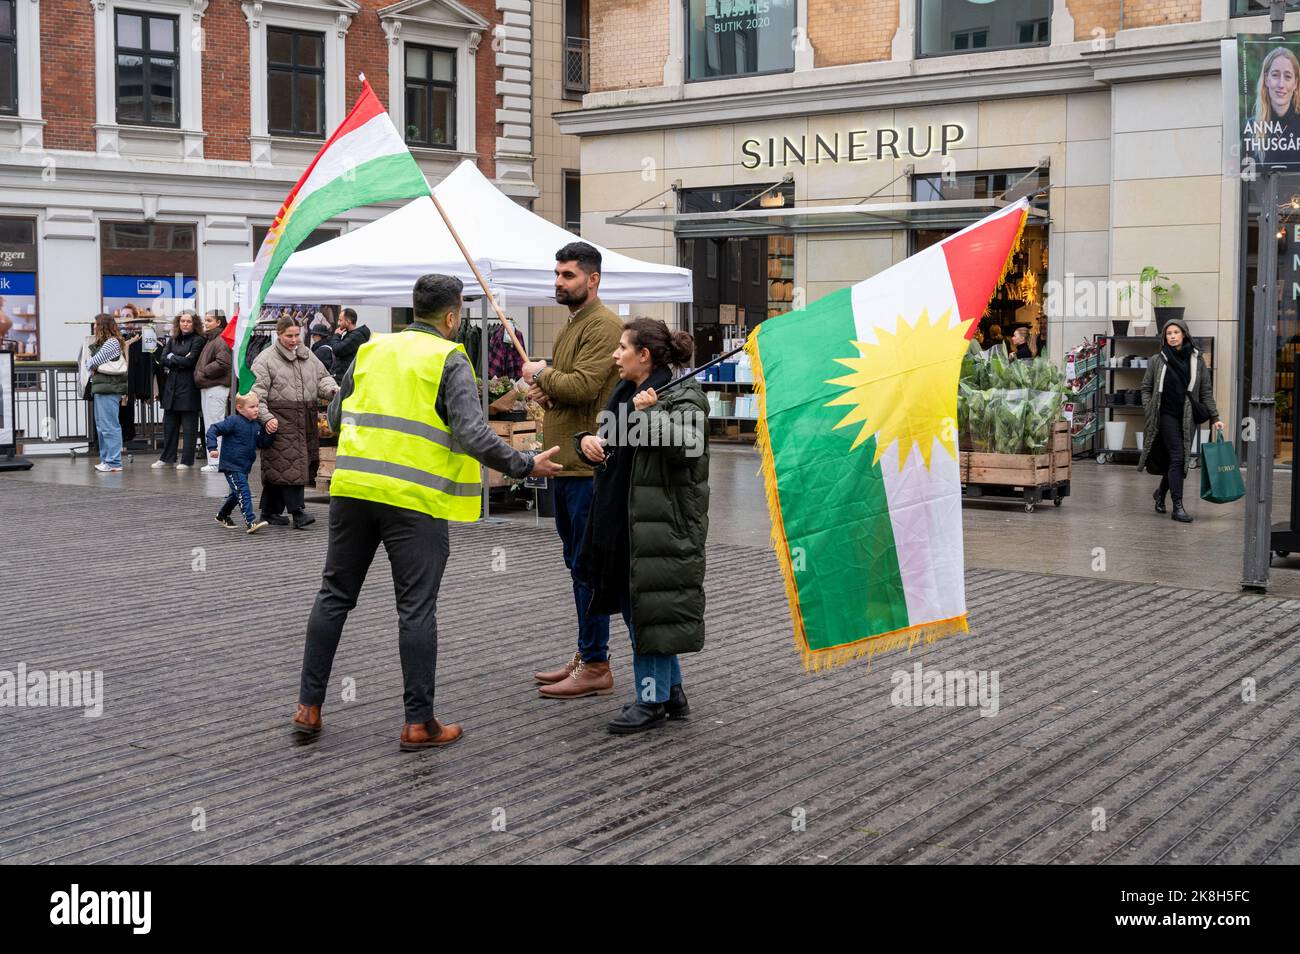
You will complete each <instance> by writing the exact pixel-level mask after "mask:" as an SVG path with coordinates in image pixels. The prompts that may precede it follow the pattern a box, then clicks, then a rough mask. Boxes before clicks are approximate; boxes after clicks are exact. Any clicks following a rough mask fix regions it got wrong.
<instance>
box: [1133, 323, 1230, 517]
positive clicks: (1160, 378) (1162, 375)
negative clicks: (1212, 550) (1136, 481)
mask: <svg viewBox="0 0 1300 954" xmlns="http://www.w3.org/2000/svg"><path fill="white" fill-rule="evenodd" d="M1161 335H1162V337H1163V338H1164V344H1163V345H1161V347H1160V350H1159V351H1157V352H1156V353H1155V354H1154V355H1153V356H1152V357H1151V360H1150V362H1148V364H1147V373H1146V375H1145V376H1144V377H1143V378H1142V403H1143V404H1144V405H1145V407H1146V422H1145V424H1146V426H1145V429H1144V437H1143V449H1142V456H1141V458H1139V460H1138V470H1143V469H1145V470H1147V471H1148V472H1150V473H1152V474H1159V475H1160V486H1159V487H1157V488H1156V492H1155V493H1154V494H1152V496H1153V497H1154V498H1155V501H1156V513H1165V494H1169V495H1170V496H1172V497H1173V501H1174V512H1173V519H1174V520H1177V521H1178V522H1179V523H1191V522H1192V517H1191V514H1189V513H1188V512H1187V511H1186V510H1184V509H1183V479H1184V478H1185V477H1186V476H1187V471H1188V468H1189V467H1190V466H1191V461H1190V458H1189V456H1188V454H1187V449H1188V448H1189V447H1191V446H1192V433H1193V431H1194V429H1195V428H1196V426H1197V425H1198V424H1201V423H1203V422H1205V421H1210V422H1212V423H1213V425H1214V429H1215V430H1218V431H1221V430H1223V422H1222V421H1221V420H1219V408H1218V405H1216V404H1215V403H1214V386H1213V384H1212V382H1211V381H1210V371H1209V369H1208V368H1206V367H1205V363H1204V362H1203V361H1202V360H1201V352H1200V351H1199V350H1198V349H1197V347H1196V345H1195V344H1194V343H1193V341H1192V336H1191V333H1190V332H1189V331H1188V330H1187V324H1186V323H1185V322H1184V321H1183V320H1182V319H1181V318H1172V319H1170V321H1169V323H1168V324H1166V325H1165V327H1164V331H1163V332H1162V333H1161Z"/></svg>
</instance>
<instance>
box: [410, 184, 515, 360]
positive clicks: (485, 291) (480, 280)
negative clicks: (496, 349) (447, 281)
mask: <svg viewBox="0 0 1300 954" xmlns="http://www.w3.org/2000/svg"><path fill="white" fill-rule="evenodd" d="M429 198H431V199H433V207H434V208H435V209H437V210H438V214H439V215H441V216H442V221H443V222H444V223H445V224H446V226H447V231H449V232H451V237H452V238H454V239H455V240H456V246H457V248H459V249H460V254H461V255H463V256H465V264H466V265H468V266H469V267H470V270H471V271H472V272H473V273H474V278H475V279H477V280H478V284H479V287H480V288H482V289H483V294H484V295H486V296H487V300H488V301H490V302H491V303H492V309H493V311H495V312H496V313H497V318H499V319H500V320H501V324H502V325H504V326H505V329H506V333H507V334H509V335H510V340H511V342H513V344H514V346H515V350H516V351H518V352H519V357H521V358H523V359H524V361H525V362H528V361H531V360H532V358H530V357H528V352H527V351H525V350H524V346H523V345H522V344H521V343H520V341H519V336H518V335H516V334H515V328H514V325H513V324H512V323H511V321H510V319H509V318H507V317H506V313H505V312H504V311H502V310H501V306H500V305H498V304H497V300H496V296H494V295H493V294H492V289H490V288H488V283H487V280H486V279H485V278H484V277H483V273H482V272H480V271H479V270H478V266H477V265H476V264H474V259H472V258H470V254H469V249H467V248H466V247H465V243H464V242H462V241H461V240H460V233H458V232H457V231H456V226H454V225H452V224H451V219H450V218H449V217H448V216H447V210H446V209H444V208H443V207H442V203H441V202H439V201H438V196H437V195H435V194H434V193H433V192H430V193H429ZM483 331H484V337H485V338H486V335H487V328H486V327H485V328H484V329H483Z"/></svg>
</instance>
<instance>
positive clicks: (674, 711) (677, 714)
mask: <svg viewBox="0 0 1300 954" xmlns="http://www.w3.org/2000/svg"><path fill="white" fill-rule="evenodd" d="M633 705H634V703H631V702H629V703H628V704H627V705H625V706H624V707H623V711H624V712H627V710H628V709H631V708H632V706H633ZM663 706H664V715H666V716H668V718H669V719H686V718H689V717H690V714H691V704H690V703H689V702H687V701H686V690H684V689H683V688H682V684H681V683H680V682H679V683H678V684H677V685H675V686H673V687H672V688H671V689H670V690H669V691H668V701H667V702H665V703H664V704H663Z"/></svg>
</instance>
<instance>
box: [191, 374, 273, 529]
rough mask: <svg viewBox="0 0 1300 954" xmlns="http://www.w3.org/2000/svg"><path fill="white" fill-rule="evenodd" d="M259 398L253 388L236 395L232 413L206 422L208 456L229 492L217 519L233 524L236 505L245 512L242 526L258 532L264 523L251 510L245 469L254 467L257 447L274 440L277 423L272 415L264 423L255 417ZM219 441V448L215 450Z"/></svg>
mask: <svg viewBox="0 0 1300 954" xmlns="http://www.w3.org/2000/svg"><path fill="white" fill-rule="evenodd" d="M260 405H261V400H260V399H259V398H258V396H257V394H256V393H255V392H253V391H249V392H248V393H247V394H241V395H239V397H237V398H235V413H234V414H231V415H230V416H229V417H225V418H222V419H221V420H220V421H217V422H216V423H215V424H211V425H209V426H208V430H207V448H208V456H209V457H210V458H212V460H213V461H214V462H217V464H216V466H217V467H218V469H219V470H220V471H221V473H222V474H224V475H225V477H226V483H227V484H228V485H229V487H230V493H229V494H228V495H227V496H226V499H225V501H224V502H223V503H222V504H221V509H220V510H218V511H217V523H219V524H221V525H222V526H223V527H229V528H233V527H234V526H235V521H233V520H231V519H230V515H231V513H233V512H234V509H235V508H236V507H239V508H240V509H242V510H243V512H244V529H245V530H246V531H247V532H248V533H257V531H258V530H261V529H262V528H263V527H265V526H266V521H265V520H259V519H258V518H257V517H256V515H255V514H254V513H253V495H252V493H251V492H250V491H249V489H248V472H249V471H250V470H252V469H253V461H255V460H256V459H257V452H258V450H259V449H261V450H265V449H266V448H268V447H270V446H271V443H272V442H273V441H274V440H275V432H276V430H277V429H278V428H279V423H278V422H277V421H276V420H275V418H272V419H271V420H269V421H267V422H266V423H265V424H263V423H262V422H261V421H260V420H258V411H259V410H260ZM218 444H220V450H218V449H217V448H218Z"/></svg>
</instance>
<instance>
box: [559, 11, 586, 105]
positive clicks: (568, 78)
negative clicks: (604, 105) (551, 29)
mask: <svg viewBox="0 0 1300 954" xmlns="http://www.w3.org/2000/svg"><path fill="white" fill-rule="evenodd" d="M590 36H591V33H590V25H589V12H588V6H587V0H564V95H565V96H566V97H569V98H574V99H576V98H579V97H581V96H582V94H583V93H585V92H587V91H588V90H589V89H591V40H590V39H589V37H590Z"/></svg>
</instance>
